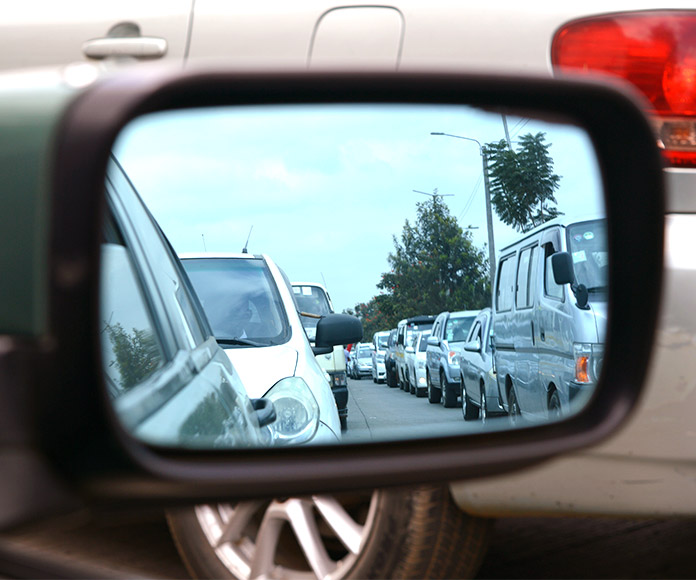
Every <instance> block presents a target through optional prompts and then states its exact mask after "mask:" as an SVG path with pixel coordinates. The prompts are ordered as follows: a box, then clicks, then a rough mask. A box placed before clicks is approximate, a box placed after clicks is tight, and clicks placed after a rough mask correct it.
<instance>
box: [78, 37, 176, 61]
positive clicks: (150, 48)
mask: <svg viewBox="0 0 696 580" xmlns="http://www.w3.org/2000/svg"><path fill="white" fill-rule="evenodd" d="M82 52H83V53H84V55H85V56H86V57H88V58H94V59H98V60H101V59H104V58H109V57H119V56H123V57H132V58H138V59H152V58H162V57H163V56H164V55H165V54H167V41H166V40H165V39H164V38H157V37H154V36H137V37H126V38H117V37H104V38H93V39H92V40H88V41H87V42H85V43H84V44H83V45H82Z"/></svg>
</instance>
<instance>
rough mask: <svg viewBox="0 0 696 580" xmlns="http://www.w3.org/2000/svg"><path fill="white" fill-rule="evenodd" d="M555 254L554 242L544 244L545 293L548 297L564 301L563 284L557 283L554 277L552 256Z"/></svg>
mask: <svg viewBox="0 0 696 580" xmlns="http://www.w3.org/2000/svg"><path fill="white" fill-rule="evenodd" d="M553 254H554V249H553V245H552V244H546V245H545V246H544V256H545V258H544V295H545V296H547V297H548V298H554V299H556V300H561V301H563V286H561V285H559V284H556V280H555V279H554V277H553V268H552V266H551V256H553Z"/></svg>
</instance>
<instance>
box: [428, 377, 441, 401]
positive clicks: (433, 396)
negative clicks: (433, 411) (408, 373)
mask: <svg viewBox="0 0 696 580" xmlns="http://www.w3.org/2000/svg"><path fill="white" fill-rule="evenodd" d="M425 384H426V388H427V390H428V403H432V404H435V403H439V402H440V389H436V388H435V387H433V383H432V382H431V380H430V373H428V372H426V373H425Z"/></svg>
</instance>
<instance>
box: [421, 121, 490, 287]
mask: <svg viewBox="0 0 696 580" xmlns="http://www.w3.org/2000/svg"><path fill="white" fill-rule="evenodd" d="M430 134H431V135H440V136H442V137H454V138H455V139H464V140H465V141H473V142H474V143H476V145H478V148H479V154H480V155H481V161H482V162H483V189H484V193H485V195H486V222H487V225H488V263H489V269H490V274H491V292H492V291H493V283H494V282H495V243H494V241H493V213H492V212H491V192H490V190H489V188H488V158H487V157H486V154H485V153H484V152H483V147H482V146H481V143H479V142H478V141H477V140H476V139H472V138H471V137H462V136H461V135H452V134H450V133H439V132H434V131H433V132H431V133H430Z"/></svg>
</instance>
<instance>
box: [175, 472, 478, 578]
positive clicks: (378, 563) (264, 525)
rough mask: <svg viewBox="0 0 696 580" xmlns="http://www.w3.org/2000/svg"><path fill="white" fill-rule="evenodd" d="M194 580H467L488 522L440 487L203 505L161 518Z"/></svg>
mask: <svg viewBox="0 0 696 580" xmlns="http://www.w3.org/2000/svg"><path fill="white" fill-rule="evenodd" d="M167 518H168V521H169V526H170V529H171V531H172V535H173V536H174V540H175V543H176V546H177V549H178V550H179V553H180V554H181V556H182V559H183V561H184V563H185V564H186V566H187V568H188V570H189V572H190V573H191V575H192V577H194V578H235V579H238V580H246V579H248V578H258V577H263V578H269V579H272V578H286V579H297V580H299V579H311V578H327V579H332V580H341V579H348V578H464V577H473V575H474V574H475V573H476V571H477V569H478V567H479V565H480V563H481V560H482V559H483V556H484V554H485V551H486V548H487V543H488V537H489V535H490V530H491V525H490V524H491V521H490V520H486V519H482V518H475V517H471V516H468V515H467V514H465V513H464V512H462V511H461V510H460V509H459V508H458V507H457V506H456V505H455V504H454V502H453V501H452V499H451V497H450V494H449V491H448V489H447V488H446V487H441V486H424V487H415V488H409V489H393V490H388V491H375V492H372V493H364V494H345V495H338V496H335V497H332V496H312V497H305V498H284V499H282V500H271V501H248V502H242V503H239V504H236V505H231V504H217V505H200V506H196V507H195V508H186V509H181V510H178V511H175V512H170V513H168V515H167Z"/></svg>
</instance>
